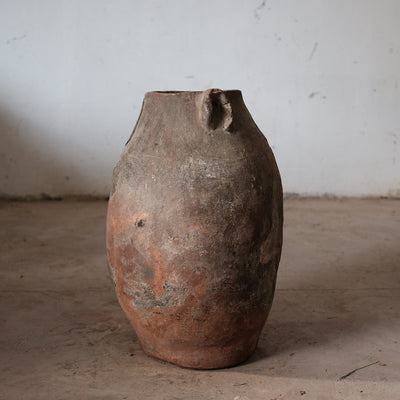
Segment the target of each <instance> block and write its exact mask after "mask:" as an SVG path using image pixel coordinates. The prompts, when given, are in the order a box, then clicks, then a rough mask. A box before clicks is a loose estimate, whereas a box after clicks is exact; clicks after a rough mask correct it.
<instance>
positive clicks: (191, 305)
mask: <svg viewBox="0 0 400 400" xmlns="http://www.w3.org/2000/svg"><path fill="white" fill-rule="evenodd" d="M282 221H283V211H282V187H281V180H280V176H279V171H278V168H277V166H276V163H275V159H274V156H273V154H272V151H271V149H270V147H269V145H268V143H267V140H266V139H265V137H264V136H263V134H262V133H261V132H260V130H259V129H258V128H257V126H256V124H255V123H254V121H253V119H252V118H251V116H250V113H249V112H248V110H247V108H246V106H245V104H244V102H243V99H242V95H241V92H240V91H239V90H228V91H221V90H219V89H210V90H207V91H205V92H150V93H147V94H146V95H145V98H144V102H143V107H142V111H141V114H140V116H139V120H138V121H137V124H136V126H135V129H134V131H133V133H132V135H131V137H130V139H129V141H128V143H127V144H126V146H125V150H124V152H123V153H122V156H121V158H120V160H119V162H118V164H117V166H116V168H115V170H114V176H113V186H112V191H111V195H110V200H109V205H108V216H107V254H108V260H109V266H110V271H111V275H112V276H113V279H114V282H115V288H116V293H117V296H118V299H119V302H120V304H121V307H122V309H123V311H124V312H125V314H126V316H127V317H128V319H129V321H130V323H131V324H132V326H133V328H134V330H135V331H136V334H137V336H138V339H139V342H140V344H141V346H142V348H143V350H144V351H145V352H146V353H147V354H150V355H152V356H154V357H158V358H160V359H162V360H166V361H169V362H171V363H174V364H178V365H180V366H184V367H191V368H202V369H209V368H221V367H227V366H231V365H234V364H237V363H240V362H242V361H244V360H246V359H247V358H248V357H249V356H250V355H251V354H252V353H253V351H254V350H255V348H256V346H257V342H258V339H259V336H260V333H261V330H262V328H263V326H264V323H265V321H266V318H267V316H268V313H269V310H270V307H271V303H272V299H273V295H274V289H275V282H276V274H277V269H278V264H279V259H280V254H281V247H282Z"/></svg>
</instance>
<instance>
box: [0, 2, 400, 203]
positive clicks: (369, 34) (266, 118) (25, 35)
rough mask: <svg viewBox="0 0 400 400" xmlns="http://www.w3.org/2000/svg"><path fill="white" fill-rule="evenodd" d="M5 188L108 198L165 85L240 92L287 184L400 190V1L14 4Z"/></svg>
mask: <svg viewBox="0 0 400 400" xmlns="http://www.w3.org/2000/svg"><path fill="white" fill-rule="evenodd" d="M0 4H1V14H0V22H1V23H0V61H1V62H0V195H2V196H41V195H42V194H43V193H44V194H46V195H50V196H62V195H95V196H103V195H106V194H107V193H108V191H109V188H110V179H111V173H112V168H113V166H114V164H115V162H116V160H117V158H118V156H119V154H120V152H121V150H122V148H123V146H124V143H125V141H126V140H127V138H128V137H129V135H130V132H131V130H132V128H133V126H134V123H135V121H136V119H137V117H138V114H139V111H140V106H141V102H142V98H143V94H144V92H146V91H150V90H203V89H207V88H210V87H219V88H222V89H232V88H238V89H241V90H242V92H243V95H244V98H245V101H246V103H247V106H248V108H249V109H250V111H251V113H252V115H253V117H254V119H255V121H256V122H257V124H258V125H259V127H260V129H261V130H262V131H263V132H264V134H265V135H266V136H267V138H268V140H269V142H270V144H271V146H272V147H273V149H274V152H275V155H276V158H277V161H278V164H279V167H280V170H281V174H282V178H283V184H284V190H285V191H286V192H291V193H299V194H312V195H319V194H326V193H329V194H334V195H385V196H386V195H391V196H399V195H400V89H399V84H400V82H399V80H400V23H399V20H400V2H399V1H397V0H380V1H376V0H336V1H329V0H304V1H298V0H291V1H289V0H264V1H263V0H246V1H245V0H242V1H239V0H202V1H198V0H196V1H194V0H185V1H179V0H168V1H167V0H146V1H144V0H142V1H137V0H136V1H135V0H127V1H122V0H115V1H106V0H96V1H95V0H86V1H85V0H79V1H75V0H69V1H63V0H59V1H50V0H37V1H33V0H12V1H11V0H3V1H1V2H0Z"/></svg>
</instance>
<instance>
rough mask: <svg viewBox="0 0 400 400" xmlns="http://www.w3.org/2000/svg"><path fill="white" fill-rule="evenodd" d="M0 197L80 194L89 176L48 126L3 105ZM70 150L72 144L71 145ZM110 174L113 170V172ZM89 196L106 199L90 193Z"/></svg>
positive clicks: (70, 195) (44, 197)
mask: <svg viewBox="0 0 400 400" xmlns="http://www.w3.org/2000/svg"><path fill="white" fill-rule="evenodd" d="M0 143H1V147H0V198H5V199H10V200H11V199H20V200H49V199H62V198H65V197H79V198H82V196H81V195H80V193H81V192H82V190H81V189H79V188H82V187H90V181H91V179H90V177H89V176H88V175H87V174H85V173H83V171H82V169H78V168H77V167H76V166H74V165H73V162H69V163H68V161H63V160H65V159H68V157H65V155H63V154H62V149H63V143H62V142H61V141H57V135H56V134H55V133H54V132H51V131H50V129H49V127H46V126H39V125H37V124H35V123H34V122H32V121H31V120H29V118H28V117H25V116H23V115H17V114H15V113H13V112H10V111H8V110H6V109H5V107H3V106H1V107H0ZM68 149H69V150H67V151H70V149H71V147H68ZM110 175H111V172H110ZM87 197H90V198H91V199H94V198H96V197H97V198H102V199H104V198H106V197H105V196H96V194H89V195H88V196H87Z"/></svg>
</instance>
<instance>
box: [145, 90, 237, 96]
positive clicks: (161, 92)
mask: <svg viewBox="0 0 400 400" xmlns="http://www.w3.org/2000/svg"><path fill="white" fill-rule="evenodd" d="M213 90H215V91H220V92H224V93H241V91H240V90H239V89H229V90H222V89H213ZM205 91H206V90H156V91H151V92H147V93H148V94H158V95H178V94H189V93H194V94H197V93H203V92H205Z"/></svg>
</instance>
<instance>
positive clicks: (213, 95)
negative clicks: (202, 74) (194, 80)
mask: <svg viewBox="0 0 400 400" xmlns="http://www.w3.org/2000/svg"><path fill="white" fill-rule="evenodd" d="M200 120H201V122H202V124H203V125H204V126H205V127H206V128H207V129H208V130H216V129H224V130H225V131H227V132H230V130H231V126H232V106H231V104H230V102H229V100H228V99H227V98H226V95H225V93H224V92H223V91H222V90H221V89H208V90H205V91H204V92H203V93H202V101H201V108H200Z"/></svg>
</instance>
